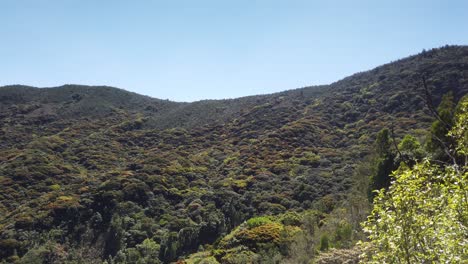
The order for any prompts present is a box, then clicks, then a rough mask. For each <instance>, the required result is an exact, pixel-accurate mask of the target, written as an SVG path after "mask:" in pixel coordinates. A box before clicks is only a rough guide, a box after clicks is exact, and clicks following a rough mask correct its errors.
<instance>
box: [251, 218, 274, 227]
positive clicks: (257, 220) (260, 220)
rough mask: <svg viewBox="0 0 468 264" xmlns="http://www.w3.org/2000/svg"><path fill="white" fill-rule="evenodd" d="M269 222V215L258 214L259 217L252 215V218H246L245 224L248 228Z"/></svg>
mask: <svg viewBox="0 0 468 264" xmlns="http://www.w3.org/2000/svg"><path fill="white" fill-rule="evenodd" d="M271 222H272V221H271V219H270V218H269V217H265V216H259V217H254V218H250V219H249V220H247V226H248V227H249V228H254V227H257V226H261V225H265V224H269V223H271Z"/></svg>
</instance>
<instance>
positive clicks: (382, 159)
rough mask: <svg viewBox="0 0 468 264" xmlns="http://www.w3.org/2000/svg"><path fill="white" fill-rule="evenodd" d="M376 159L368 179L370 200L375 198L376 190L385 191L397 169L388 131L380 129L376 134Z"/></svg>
mask: <svg viewBox="0 0 468 264" xmlns="http://www.w3.org/2000/svg"><path fill="white" fill-rule="evenodd" d="M374 145H375V151H376V157H375V161H374V164H373V166H374V173H373V175H372V176H371V179H370V185H369V194H368V197H369V199H370V200H372V199H373V197H374V196H375V191H376V190H381V189H387V188H388V187H389V186H390V183H391V181H392V178H391V173H392V171H393V170H395V169H396V168H397V164H396V163H395V154H394V153H393V152H392V150H391V141H390V131H389V130H388V129H386V128H385V129H382V130H381V131H380V132H379V133H378V134H377V139H376V141H375V143H374Z"/></svg>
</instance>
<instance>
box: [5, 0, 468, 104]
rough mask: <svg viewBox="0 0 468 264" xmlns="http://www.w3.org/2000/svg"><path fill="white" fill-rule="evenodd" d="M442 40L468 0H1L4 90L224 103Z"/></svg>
mask: <svg viewBox="0 0 468 264" xmlns="http://www.w3.org/2000/svg"><path fill="white" fill-rule="evenodd" d="M445 44H458V45H465V44H468V1H466V0H465V1H461V0H460V1H450V0H440V1H432V0H425V1H422V0H414V1H412V0H405V1H403V0H401V1H400V0H399V1H395V0H393V1H390V0H388V1H376V0H369V1H351V0H349V1H345V0H343V1H325V0H323V1H313V0H310V1H294V0H284V1H274V0H265V1H255V0H231V1H227V0H226V1H222V0H212V1H204V0H196V1H195V0H193V1H178V0H167V1H156V0H154V1H149V0H147V1H145V0H139V1H131V0H127V1H118V0H107V1H106V0H49V1H47V0H29V1H27V0H0V85H7V84H26V85H32V86H39V87H50V86H58V85H62V84H70V83H74V84H88V85H109V86H116V87H120V88H124V89H126V90H130V91H134V92H137V93H141V94H145V95H150V96H153V97H157V98H163V99H171V100H176V101H193V100H199V99H219V98H232V97H239V96H245V95H253V94H261V93H271V92H277V91H282V90H286V89H293V88H297V87H303V86H308V85H318V84H328V83H331V82H334V81H337V80H339V79H341V78H343V77H346V76H348V75H350V74H352V73H355V72H358V71H364V70H368V69H371V68H373V67H375V66H378V65H380V64H383V63H387V62H390V61H392V60H396V59H399V58H401V57H405V56H408V55H411V54H415V53H418V52H420V51H421V50H422V49H430V48H433V47H438V46H442V45H445Z"/></svg>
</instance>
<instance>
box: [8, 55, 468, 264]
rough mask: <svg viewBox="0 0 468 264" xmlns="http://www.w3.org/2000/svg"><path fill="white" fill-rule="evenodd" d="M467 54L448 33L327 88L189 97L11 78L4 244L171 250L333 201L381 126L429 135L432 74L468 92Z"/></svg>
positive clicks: (23, 249) (110, 251) (341, 197)
mask: <svg viewBox="0 0 468 264" xmlns="http://www.w3.org/2000/svg"><path fill="white" fill-rule="evenodd" d="M467 65H468V47H466V46H464V47H460V46H450V47H445V48H440V49H434V50H431V51H427V52H425V53H422V54H419V55H415V56H412V57H409V58H406V59H403V60H399V61H397V62H395V63H393V64H387V65H386V66H385V67H377V68H375V69H373V70H371V71H368V72H364V73H358V74H355V75H352V76H349V77H347V78H344V79H342V80H340V81H338V82H335V83H332V84H330V85H327V86H320V87H318V88H299V89H295V90H288V91H284V92H280V93H275V94H270V95H261V96H249V97H242V98H238V99H229V100H213V101H212V100H210V101H198V102H194V103H185V104H182V103H174V102H168V101H164V100H159V99H152V98H147V97H144V96H142V97H140V96H139V95H138V96H133V95H131V96H130V97H132V98H133V97H136V98H133V99H131V100H129V98H128V97H127V95H129V93H127V92H123V93H122V91H120V90H113V89H114V88H103V89H104V90H102V91H103V92H107V93H104V95H103V94H101V95H100V96H99V97H95V98H94V99H93V97H92V96H88V95H86V94H80V93H78V94H77V93H75V92H76V90H73V86H72V87H69V88H68V89H69V90H65V91H64V90H60V89H59V90H55V91H58V93H59V95H57V96H55V97H54V98H45V97H46V96H43V94H42V95H31V94H30V93H29V92H28V93H22V92H21V91H20V92H19V93H17V94H16V95H20V98H19V99H18V98H14V96H15V93H11V91H10V93H7V92H5V91H6V90H8V89H4V88H3V89H2V88H0V110H1V111H0V120H1V121H2V122H0V139H1V141H0V147H1V148H0V187H2V189H3V190H4V191H3V192H2V193H0V243H7V242H8V243H10V244H9V245H10V246H9V247H8V248H7V247H5V250H4V251H1V250H0V258H4V259H6V258H8V257H11V256H12V254H13V252H16V254H17V255H18V256H20V257H22V256H24V255H26V254H28V252H29V253H30V254H33V253H34V250H33V249H34V248H36V249H37V250H39V249H40V248H41V246H44V245H45V244H44V242H41V241H42V240H41V236H49V237H52V238H51V241H54V242H53V243H57V245H61V246H63V247H66V248H68V249H69V252H70V254H72V252H75V251H74V250H78V251H80V250H81V251H80V252H88V251H91V252H94V253H93V254H94V255H93V254H91V255H93V258H94V259H100V260H106V259H107V260H109V256H111V258H117V257H118V255H119V254H127V253H128V252H130V251H132V250H137V249H138V248H140V247H141V246H142V245H143V244H142V243H144V241H145V239H150V240H151V241H153V242H154V243H156V244H157V245H158V247H159V251H158V258H159V259H160V260H161V261H163V262H166V263H168V262H170V261H174V260H176V259H177V258H178V257H182V256H185V255H188V254H190V253H193V252H195V251H196V250H197V249H198V247H199V246H200V245H206V244H213V243H216V240H219V239H220V238H222V237H223V236H224V235H226V234H227V233H229V231H230V230H232V229H234V228H236V227H237V226H239V225H240V224H241V223H243V222H244V221H245V220H246V219H248V218H250V217H253V216H260V215H278V214H282V213H287V212H298V213H300V212H305V211H307V210H322V211H323V212H325V213H329V212H330V210H331V209H330V208H333V207H334V206H337V205H338V204H339V203H342V202H343V201H346V198H347V197H348V192H349V191H350V189H351V187H352V186H353V184H354V182H355V181H356V177H357V176H359V166H358V165H359V163H360V162H362V161H363V160H364V159H365V158H366V157H368V156H369V155H371V154H372V150H371V148H370V147H369V146H371V145H372V144H373V142H374V140H375V135H376V133H377V132H378V131H380V130H381V129H383V128H389V127H392V128H393V129H392V130H393V131H394V136H395V137H396V138H397V139H399V138H402V137H403V136H404V135H405V134H407V133H410V134H412V135H413V136H415V137H416V138H418V139H420V140H424V138H425V134H426V131H427V128H428V127H429V126H430V124H431V122H432V121H433V118H432V117H431V116H430V113H429V111H428V110H427V108H426V102H425V101H424V90H423V88H422V85H421V76H422V74H425V75H426V76H427V80H428V84H429V89H430V91H431V94H432V96H433V98H434V102H435V103H436V104H437V103H438V102H439V101H440V98H441V97H442V95H443V94H445V93H447V92H450V91H452V93H453V94H454V96H455V98H456V99H459V98H460V97H461V96H463V95H465V94H467V93H468V67H467ZM9 89H10V90H11V89H12V88H9ZM37 90H41V89H37ZM37 90H34V91H37ZM23 91H29V90H28V89H26V90H23ZM44 91H46V92H45V93H48V92H49V91H48V90H44ZM93 92H95V90H93ZM34 93H35V92H34ZM39 93H40V92H39ZM61 93H62V94H61ZM49 94H50V93H49ZM76 94H77V96H75V95H76ZM108 94H111V95H112V96H107V95H108ZM8 96H10V97H11V96H13V98H9V97H8ZM28 96H29V98H26V97H28ZM80 96H81V97H80ZM47 97H48V96H47ZM26 99H29V101H28V100H26ZM58 99H60V100H58ZM15 100H16V101H15ZM41 100H42V101H41ZM10 101H11V102H16V103H10ZM119 104H121V105H119ZM360 176H362V175H360ZM364 176H365V175H364ZM96 223H99V224H96ZM56 231H57V232H59V231H60V232H61V233H60V234H61V236H59V237H54V232H56ZM32 234H36V235H37V237H33V238H31V239H29V238H28V239H26V238H27V237H28V236H32ZM64 238H67V239H66V240H67V241H68V242H65V239H64ZM61 239H62V240H61ZM13 240H14V241H15V242H14V243H13V242H12V241H13ZM2 245H4V244H2ZM6 249H8V250H6ZM10 249H11V250H10ZM93 250H95V251H96V252H95V251H93ZM129 250H130V251H129ZM119 252H120V253H119ZM125 252H127V253H125ZM128 254H130V253H128ZM93 258H89V259H93Z"/></svg>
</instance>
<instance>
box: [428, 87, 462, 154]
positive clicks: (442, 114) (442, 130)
mask: <svg viewBox="0 0 468 264" xmlns="http://www.w3.org/2000/svg"><path fill="white" fill-rule="evenodd" d="M454 112H455V103H454V98H453V94H452V93H451V92H449V93H447V94H445V95H444V96H443V97H442V100H441V102H440V104H439V106H438V107H437V115H438V119H437V120H436V121H434V122H433V123H432V126H431V132H430V135H429V138H428V140H427V143H426V149H427V151H428V152H430V153H432V159H434V160H438V161H448V160H450V157H449V154H450V153H448V152H449V151H450V150H451V149H452V148H453V140H452V138H451V137H449V136H448V132H449V131H450V130H451V128H452V126H453V116H454Z"/></svg>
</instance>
